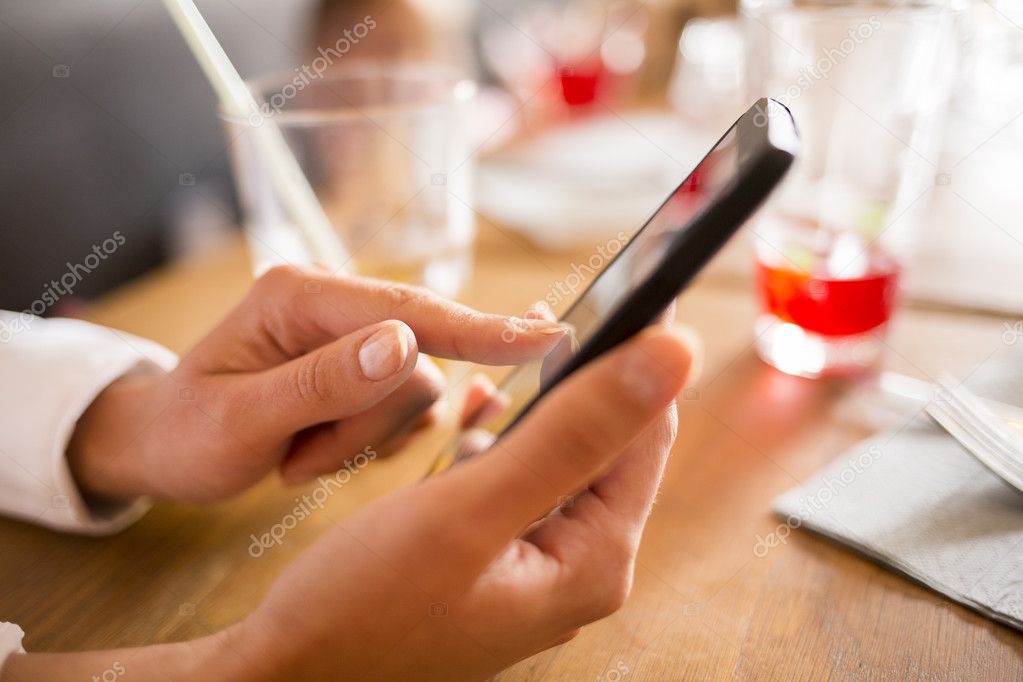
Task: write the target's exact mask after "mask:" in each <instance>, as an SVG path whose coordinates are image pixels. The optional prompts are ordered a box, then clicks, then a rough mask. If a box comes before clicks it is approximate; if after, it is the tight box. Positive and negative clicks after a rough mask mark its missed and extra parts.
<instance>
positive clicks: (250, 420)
mask: <svg viewBox="0 0 1023 682" xmlns="http://www.w3.org/2000/svg"><path fill="white" fill-rule="evenodd" d="M509 325H513V328H514V329H515V331H516V333H515V334H508V333H507V330H508V329H509ZM562 334H563V330H562V328H561V327H559V326H558V325H557V324H556V323H553V322H549V321H545V320H512V319H511V318H507V317H504V316H500V315H485V314H483V313H479V312H476V311H474V310H471V309H469V308H466V307H465V306H461V305H458V304H456V303H452V302H450V301H447V300H445V299H443V298H440V297H438V296H436V295H434V294H431V293H429V292H428V291H425V290H423V289H418V288H415V287H407V286H401V285H395V284H388V283H384V282H378V281H374V280H368V279H361V278H356V277H336V276H330V275H329V274H327V273H326V272H325V271H320V270H316V269H299V268H293V267H280V268H275V269H273V270H271V271H270V272H268V273H267V274H266V275H264V276H263V277H261V278H260V279H259V280H258V281H257V282H256V284H255V285H254V287H253V289H252V291H251V292H250V294H249V295H248V296H247V297H246V299H245V300H244V301H243V302H242V303H241V304H240V305H239V306H238V307H237V308H236V309H235V310H234V311H233V312H231V313H230V314H229V315H228V317H227V318H226V319H225V320H224V321H223V322H221V323H220V325H218V326H217V327H216V329H214V330H213V331H212V332H211V333H210V334H209V335H208V336H207V337H206V338H205V339H203V340H202V341H201V342H200V343H199V344H198V345H197V346H196V347H195V348H194V349H192V351H191V352H189V353H188V354H187V355H186V356H185V357H184V358H183V359H182V361H181V363H180V364H179V365H178V367H177V368H176V369H175V370H174V371H172V372H170V373H169V374H168V373H165V372H162V371H159V370H155V369H154V370H150V371H146V372H144V373H141V374H136V375H132V376H128V377H124V378H123V379H121V380H119V381H117V382H115V383H114V384H113V385H111V386H110V387H108V388H107V389H106V390H105V391H104V392H103V393H102V394H101V395H100V396H99V397H98V398H97V399H96V401H95V402H94V403H93V404H92V405H91V406H90V407H89V409H88V410H87V411H86V413H85V414H84V415H83V417H82V419H81V420H80V421H79V424H78V427H77V429H76V432H75V434H74V437H73V438H72V441H71V447H70V448H69V454H68V456H69V461H70V464H71V469H72V472H73V473H74V475H75V478H76V480H77V481H78V483H79V485H80V486H81V487H82V488H83V490H84V491H85V492H86V493H89V494H92V495H97V496H103V497H114V498H116V497H129V496H134V495H141V494H147V495H153V496H156V497H162V498H176V499H186V500H193V501H207V500H214V499H218V498H222V497H226V496H229V495H232V494H234V493H237V492H240V491H241V490H243V489H245V488H246V487H248V486H250V485H252V484H254V483H256V482H257V481H259V480H261V479H262V478H263V477H264V476H266V474H268V473H269V472H270V471H273V470H274V469H279V470H280V471H281V473H282V474H283V476H284V478H285V479H286V480H287V481H289V482H300V481H304V480H307V479H311V478H314V477H315V476H317V475H319V474H322V473H326V472H333V471H336V470H337V469H338V468H339V467H341V466H342V465H343V463H344V461H345V460H346V459H350V458H351V457H352V456H353V455H355V454H356V453H358V452H361V451H363V450H364V449H365V448H366V447H367V446H369V447H372V448H373V449H374V450H375V451H376V452H377V453H379V454H387V453H388V452H390V451H392V450H394V449H395V448H396V447H397V446H398V445H400V442H401V440H403V436H404V435H406V434H403V433H402V430H403V429H404V430H405V431H406V432H407V431H408V429H409V428H414V427H415V426H416V425H417V420H418V424H419V425H422V424H423V423H426V422H427V421H428V420H429V412H428V410H429V409H430V407H431V405H433V404H434V402H435V401H436V400H437V398H438V396H439V394H440V392H441V391H442V390H443V375H442V374H441V372H440V371H439V370H438V369H437V368H436V367H435V366H434V365H433V364H432V363H431V362H430V361H429V360H428V359H427V358H425V357H421V356H420V355H419V352H420V351H423V352H425V353H430V354H433V355H437V356H440V357H445V358H453V359H459V360H469V361H473V362H481V363H490V364H513V363H517V362H522V361H524V360H526V359H529V358H534V357H540V356H542V355H543V354H544V353H545V352H547V351H548V350H549V349H550V348H551V347H552V346H553V345H554V344H555V343H557V341H558V339H559V338H561V336H562Z"/></svg>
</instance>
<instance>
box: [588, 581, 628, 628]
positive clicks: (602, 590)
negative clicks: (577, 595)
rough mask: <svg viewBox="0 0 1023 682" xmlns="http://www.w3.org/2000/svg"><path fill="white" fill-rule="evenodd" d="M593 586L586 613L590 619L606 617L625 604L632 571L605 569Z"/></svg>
mask: <svg viewBox="0 0 1023 682" xmlns="http://www.w3.org/2000/svg"><path fill="white" fill-rule="evenodd" d="M595 588H596V589H595V591H594V593H593V599H592V600H591V601H590V604H589V608H588V610H587V614H586V615H587V616H588V618H589V619H590V620H591V621H593V620H600V619H601V618H607V617H608V616H610V615H612V614H614V613H617V612H618V610H619V609H621V608H622V606H624V605H625V601H626V600H627V599H628V598H629V593H630V592H631V591H632V571H631V570H628V569H627V570H613V571H607V572H605V573H603V574H602V577H601V578H600V579H598V580H597V582H596V584H595Z"/></svg>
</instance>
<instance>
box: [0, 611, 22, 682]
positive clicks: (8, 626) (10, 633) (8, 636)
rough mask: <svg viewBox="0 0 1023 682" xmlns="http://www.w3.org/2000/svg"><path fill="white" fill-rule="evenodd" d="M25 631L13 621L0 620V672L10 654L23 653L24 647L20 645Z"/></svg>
mask: <svg viewBox="0 0 1023 682" xmlns="http://www.w3.org/2000/svg"><path fill="white" fill-rule="evenodd" d="M24 637H25V631H24V630H22V629H21V628H20V627H18V626H17V625H15V624H14V623H3V622H0V673H3V671H4V663H6V662H7V657H8V656H10V655H11V654H23V653H25V647H23V646H22V645H21V640H22V638H24Z"/></svg>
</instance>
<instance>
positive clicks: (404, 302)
mask: <svg viewBox="0 0 1023 682" xmlns="http://www.w3.org/2000/svg"><path fill="white" fill-rule="evenodd" d="M382 293H383V295H384V297H385V299H386V300H387V303H388V306H389V308H390V309H391V313H392V315H393V314H394V313H396V312H398V311H401V310H404V309H406V308H418V307H420V306H421V305H422V304H423V303H425V302H427V301H429V300H430V298H431V296H432V294H430V292H428V291H427V290H426V289H421V288H419V287H414V286H409V285H407V284H397V283H393V282H388V283H386V284H384V285H383V291H382Z"/></svg>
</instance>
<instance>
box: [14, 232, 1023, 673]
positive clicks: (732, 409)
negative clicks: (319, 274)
mask: <svg viewBox="0 0 1023 682" xmlns="http://www.w3.org/2000/svg"><path fill="white" fill-rule="evenodd" d="M585 255H586V254H582V255H581V254H550V253H543V252H538V251H536V250H535V249H534V248H532V247H530V246H528V245H526V244H525V243H524V242H522V241H521V240H520V239H519V238H517V237H514V236H512V235H510V234H508V233H505V232H503V231H500V230H498V229H496V228H494V227H487V228H486V229H485V230H484V233H483V235H482V238H481V244H480V248H479V254H478V263H477V268H476V274H475V276H474V279H473V281H472V283H471V285H470V287H469V288H468V290H467V292H466V295H465V297H464V298H465V299H466V302H468V303H469V304H471V305H474V306H478V307H481V308H484V309H488V310H495V311H500V312H506V313H516V314H521V313H522V312H523V311H524V310H526V308H527V307H528V305H529V304H530V303H531V301H533V300H535V299H539V298H542V297H543V296H544V295H546V294H547V293H548V291H549V287H550V285H551V284H552V283H554V282H557V281H560V280H561V279H562V278H564V277H565V276H566V275H567V273H568V272H570V271H571V270H570V268H571V264H572V263H573V262H574V261H573V259H578V258H581V257H583V256H585ZM575 262H578V261H575ZM248 283H249V274H248V262H247V259H246V257H245V254H244V249H243V248H242V247H241V245H240V244H236V245H234V246H232V247H231V248H229V249H227V250H226V251H225V252H224V253H223V254H220V255H218V256H217V257H215V258H212V259H210V260H207V261H205V262H200V263H193V264H189V265H179V266H175V267H172V268H169V269H167V270H165V271H163V272H160V273H158V274H156V275H154V276H151V277H149V278H147V279H145V280H143V281H141V282H139V283H137V284H135V285H132V286H129V287H126V288H125V289H123V290H121V291H119V292H117V293H115V294H114V295H112V296H110V297H108V298H107V299H106V300H104V301H102V302H101V303H100V304H98V305H97V306H95V308H93V309H92V310H91V311H90V314H89V318H90V319H92V320H95V321H97V322H100V323H103V324H108V325H112V326H115V327H119V328H121V329H124V330H127V331H131V332H135V333H138V334H142V335H145V336H148V337H151V338H153V339H156V340H157V341H160V342H162V343H164V344H166V345H168V346H170V347H171V348H173V349H175V350H178V351H181V350H184V349H186V348H187V347H188V346H189V344H191V343H193V342H194V341H195V340H197V339H198V338H200V337H201V335H202V334H203V333H204V332H205V331H207V330H208V329H209V328H210V327H211V326H212V325H213V324H214V323H215V322H216V321H217V320H218V319H219V318H220V316H221V315H223V314H224V313H225V312H226V311H227V310H228V309H229V308H230V307H231V306H232V305H233V304H234V303H235V302H236V301H237V300H239V299H240V298H241V296H242V295H243V294H244V292H245V291H246V289H247V287H248ZM754 308H755V306H754V303H753V299H752V296H751V294H750V292H749V290H748V287H747V286H746V285H744V284H742V283H736V282H735V280H734V279H730V280H724V279H721V280H713V279H707V278H704V280H703V281H701V282H699V283H698V284H697V285H696V286H695V287H694V289H693V290H692V291H690V292H689V293H688V294H687V295H686V296H684V297H683V299H682V301H681V302H680V305H679V308H678V317H679V318H680V319H681V320H683V321H685V322H687V323H689V324H691V325H693V326H694V327H696V328H697V329H698V330H699V331H700V333H701V334H702V336H703V337H704V339H705V341H706V346H707V360H706V366H705V369H704V375H703V379H702V380H701V382H700V384H699V386H698V387H697V391H696V392H690V393H689V394H687V397H688V399H686V400H682V401H681V403H680V404H681V424H682V428H681V435H680V438H679V443H678V446H677V447H676V450H675V453H674V456H673V459H672V461H671V462H670V464H669V468H668V472H667V478H666V480H665V483H664V486H663V489H662V492H661V494H660V497H659V500H658V504H657V506H656V508H655V511H654V513H653V516H652V518H651V520H650V524H649V527H648V530H647V532H646V536H645V539H644V542H643V546H642V549H641V552H640V556H639V564H638V567H637V573H636V580H635V585H634V589H633V593H632V596H631V597H630V599H629V601H628V602H627V604H626V606H625V607H624V608H623V609H622V610H621V611H620V612H619V613H617V614H615V615H614V616H612V617H610V618H607V619H605V620H604V621H601V622H599V623H597V624H595V625H593V626H591V627H588V628H586V629H584V631H583V632H582V634H581V635H580V636H579V637H577V638H576V639H575V640H573V641H572V642H570V643H568V644H566V645H563V646H560V647H558V648H556V649H552V650H550V651H548V652H545V653H543V654H540V655H538V656H536V657H534V658H532V659H529V660H527V661H524V662H522V663H520V664H518V665H516V666H514V667H513V668H511V669H509V670H508V671H506V672H504V673H502V674H501V675H500V676H499V679H500V680H502V681H505V682H510V681H513V680H537V679H551V680H587V679H589V680H609V681H610V680H620V679H625V680H630V679H635V680H667V679H729V678H738V679H786V680H789V679H828V678H830V679H862V680H874V679H878V680H880V679H899V680H903V679H927V680H932V679H934V680H937V679H950V680H959V679H963V680H966V679H986V680H1010V679H1023V638H1021V636H1020V635H1019V633H1016V632H1015V631H1013V630H1010V629H1009V628H1006V627H1004V626H1001V625H997V624H995V623H992V622H990V621H988V620H986V619H984V618H982V617H981V616H979V615H976V614H974V613H973V612H971V611H968V610H966V609H964V608H961V607H959V606H956V605H954V604H952V603H951V602H949V601H948V600H946V599H944V598H942V597H940V596H938V595H936V594H935V593H933V592H930V591H928V590H927V589H924V588H922V587H920V586H917V585H916V584H914V583H912V582H910V581H908V580H906V579H903V578H900V577H898V576H896V575H895V574H893V573H890V572H888V571H886V570H884V569H881V568H879V567H877V566H875V565H874V564H872V563H870V562H868V561H866V560H864V559H863V558H861V557H859V556H857V555H855V554H853V553H850V552H848V551H846V550H844V549H842V548H841V547H839V546H837V545H834V544H831V543H829V542H827V541H824V540H822V539H820V538H818V537H815V536H813V535H811V534H809V533H806V532H800V531H797V532H794V533H793V534H792V535H791V536H790V537H789V538H788V541H787V543H786V544H785V545H783V546H780V547H776V548H774V549H772V550H771V551H770V552H769V553H768V554H767V555H766V556H765V557H763V558H758V557H757V556H756V555H754V553H753V547H754V544H755V542H756V536H757V534H761V535H764V534H766V533H768V532H770V531H771V530H772V529H773V528H774V527H775V526H777V524H778V520H777V519H776V518H774V517H773V516H772V515H771V513H770V502H771V500H772V498H773V497H775V496H776V495H778V494H779V493H781V492H783V491H784V490H786V489H788V488H790V487H792V486H795V485H797V484H799V483H800V482H801V481H803V480H805V479H806V478H807V477H809V476H810V475H811V474H812V473H813V472H814V471H816V470H817V469H818V468H820V467H821V466H822V465H823V464H825V463H826V462H828V461H829V460H831V459H833V458H834V457H836V456H837V455H839V454H840V453H841V452H842V451H843V450H844V449H845V448H847V447H849V446H850V445H851V444H853V443H854V442H855V441H857V440H858V439H860V438H863V437H865V436H866V435H868V434H869V433H870V432H871V430H872V429H873V428H874V427H875V423H876V422H875V420H876V415H875V414H873V412H872V411H871V409H870V405H869V404H864V402H863V401H862V400H860V399H858V398H857V397H856V394H855V393H854V392H853V391H851V390H850V387H849V386H848V385H843V384H841V383H835V382H811V381H805V380H801V379H796V378H792V377H788V376H784V375H781V374H779V373H777V372H775V371H773V370H771V369H769V368H768V367H766V366H764V365H763V364H762V363H760V362H759V361H758V360H757V359H756V358H755V357H754V356H753V354H752V350H751V347H750V346H751V342H752V340H753V337H752V331H751V320H752V319H753V314H754ZM1001 331H1002V326H1001V321H1000V320H998V319H996V318H990V317H984V316H979V315H976V316H975V315H967V314H961V313H959V314H954V313H950V312H942V311H934V310H911V309H907V310H903V311H901V313H900V315H899V317H898V319H897V322H896V323H895V325H894V328H893V330H892V333H891V336H890V338H889V344H890V346H891V350H890V352H889V359H888V363H889V365H890V366H892V367H893V368H895V369H897V370H899V371H905V372H907V373H911V374H915V375H917V376H924V375H927V374H931V375H933V374H936V373H937V372H938V371H939V370H940V369H946V370H949V371H952V372H958V373H966V372H969V371H970V370H972V369H973V368H974V367H976V366H978V365H980V364H983V363H984V362H987V361H989V358H991V357H992V355H993V354H994V355H997V353H998V352H999V348H1000V344H1001V341H1000V335H1001ZM431 454H432V452H431V451H430V450H429V448H427V447H425V446H424V447H418V448H417V447H413V448H411V452H409V453H408V454H406V455H402V456H400V457H398V458H394V459H391V460H389V461H384V462H379V463H375V464H374V465H373V466H372V467H369V468H368V469H367V470H365V471H364V472H362V473H360V474H359V475H358V476H357V477H356V478H355V479H353V480H352V482H351V483H349V484H348V485H347V486H346V487H345V488H344V491H343V494H339V495H335V496H333V497H332V498H331V499H330V500H329V501H328V502H327V506H326V507H325V508H324V510H322V513H318V514H315V515H312V516H311V517H310V518H308V519H307V520H305V521H303V522H302V523H301V524H300V525H299V526H298V527H296V528H295V529H294V530H292V531H290V532H289V534H288V536H287V541H286V542H285V543H284V544H283V545H281V546H280V547H275V548H272V549H270V550H268V551H266V552H265V553H264V554H263V555H262V556H261V557H259V558H253V557H252V556H250V555H249V553H248V546H249V544H250V542H251V540H250V534H253V533H254V534H259V533H262V532H264V531H265V530H266V529H267V528H268V527H269V526H271V525H272V524H274V523H276V522H277V521H278V520H279V519H280V518H281V516H282V514H284V513H287V511H288V510H290V509H291V508H292V507H293V506H294V504H295V502H294V499H295V497H296V496H297V495H299V494H301V493H302V492H304V490H303V489H297V490H296V489H285V488H283V487H282V486H281V485H280V484H279V483H278V482H277V481H275V480H267V481H265V482H263V483H262V484H260V485H259V486H257V487H256V488H254V489H253V490H250V491H249V492H247V493H246V494H244V495H241V496H240V497H238V498H236V499H233V500H230V501H227V502H224V503H221V504H215V505H211V506H206V507H195V506H190V505H183V504H161V505H159V506H158V507H157V508H155V509H154V510H153V511H152V512H150V513H149V514H148V515H147V516H146V517H145V518H143V519H142V521H140V522H139V523H137V524H136V525H135V526H133V527H132V528H130V529H128V530H127V531H125V532H124V533H121V534H120V535H118V536H116V537H112V538H105V539H84V538H75V537H67V536H61V535H58V534H56V533H52V532H48V531H45V530H41V529H38V528H34V527H31V526H28V525H25V524H21V523H18V522H14V521H6V520H0V544H2V547H3V551H2V552H0V581H2V584H3V585H4V589H3V592H2V594H0V614H2V618H4V619H7V620H11V621H14V622H18V623H19V624H21V625H22V627H24V629H25V630H26V631H27V633H28V636H27V639H26V646H27V648H28V649H29V650H36V651H41V650H61V649H85V648H95V647H112V646H125V645H138V644H144V643H148V642H161V641H169V640H176V639H182V638H187V637H193V636H197V635H202V634H205V633H208V632H211V631H213V630H215V629H217V628H219V627H222V626H224V625H226V624H228V623H231V622H234V621H236V620H237V619H239V618H241V617H242V616H243V615H244V614H245V613H246V612H247V611H249V610H250V609H251V608H252V607H253V605H254V604H256V603H257V601H258V600H259V598H260V595H261V594H262V593H263V591H264V590H265V589H266V587H267V586H268V585H269V583H270V582H271V581H272V580H273V578H274V577H275V576H276V575H277V573H278V572H279V571H280V570H281V568H282V567H283V566H285V565H286V564H287V563H288V562H289V561H291V560H292V559H293V558H294V556H295V555H297V554H298V553H299V552H301V551H302V549H303V548H304V547H306V546H307V545H308V544H309V543H311V542H313V541H314V540H315V539H316V538H317V537H318V536H319V535H320V534H321V533H322V532H323V531H324V530H325V529H327V528H329V527H330V525H331V524H333V523H335V522H336V521H337V520H339V519H341V518H343V517H344V516H345V515H346V514H348V513H350V512H351V511H352V510H354V509H356V508H358V507H359V506H361V505H363V504H365V503H366V502H368V501H369V500H372V499H374V498H376V497H378V496H380V495H383V494H386V493H387V492H388V491H389V490H392V489H394V488H396V487H398V486H401V485H404V484H406V483H408V482H411V481H413V480H415V479H416V478H417V477H418V476H419V475H420V472H422V471H423V469H424V468H425V466H426V464H427V462H428V460H429V457H430V456H431ZM339 617H341V616H339ZM129 669H130V666H129Z"/></svg>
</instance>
